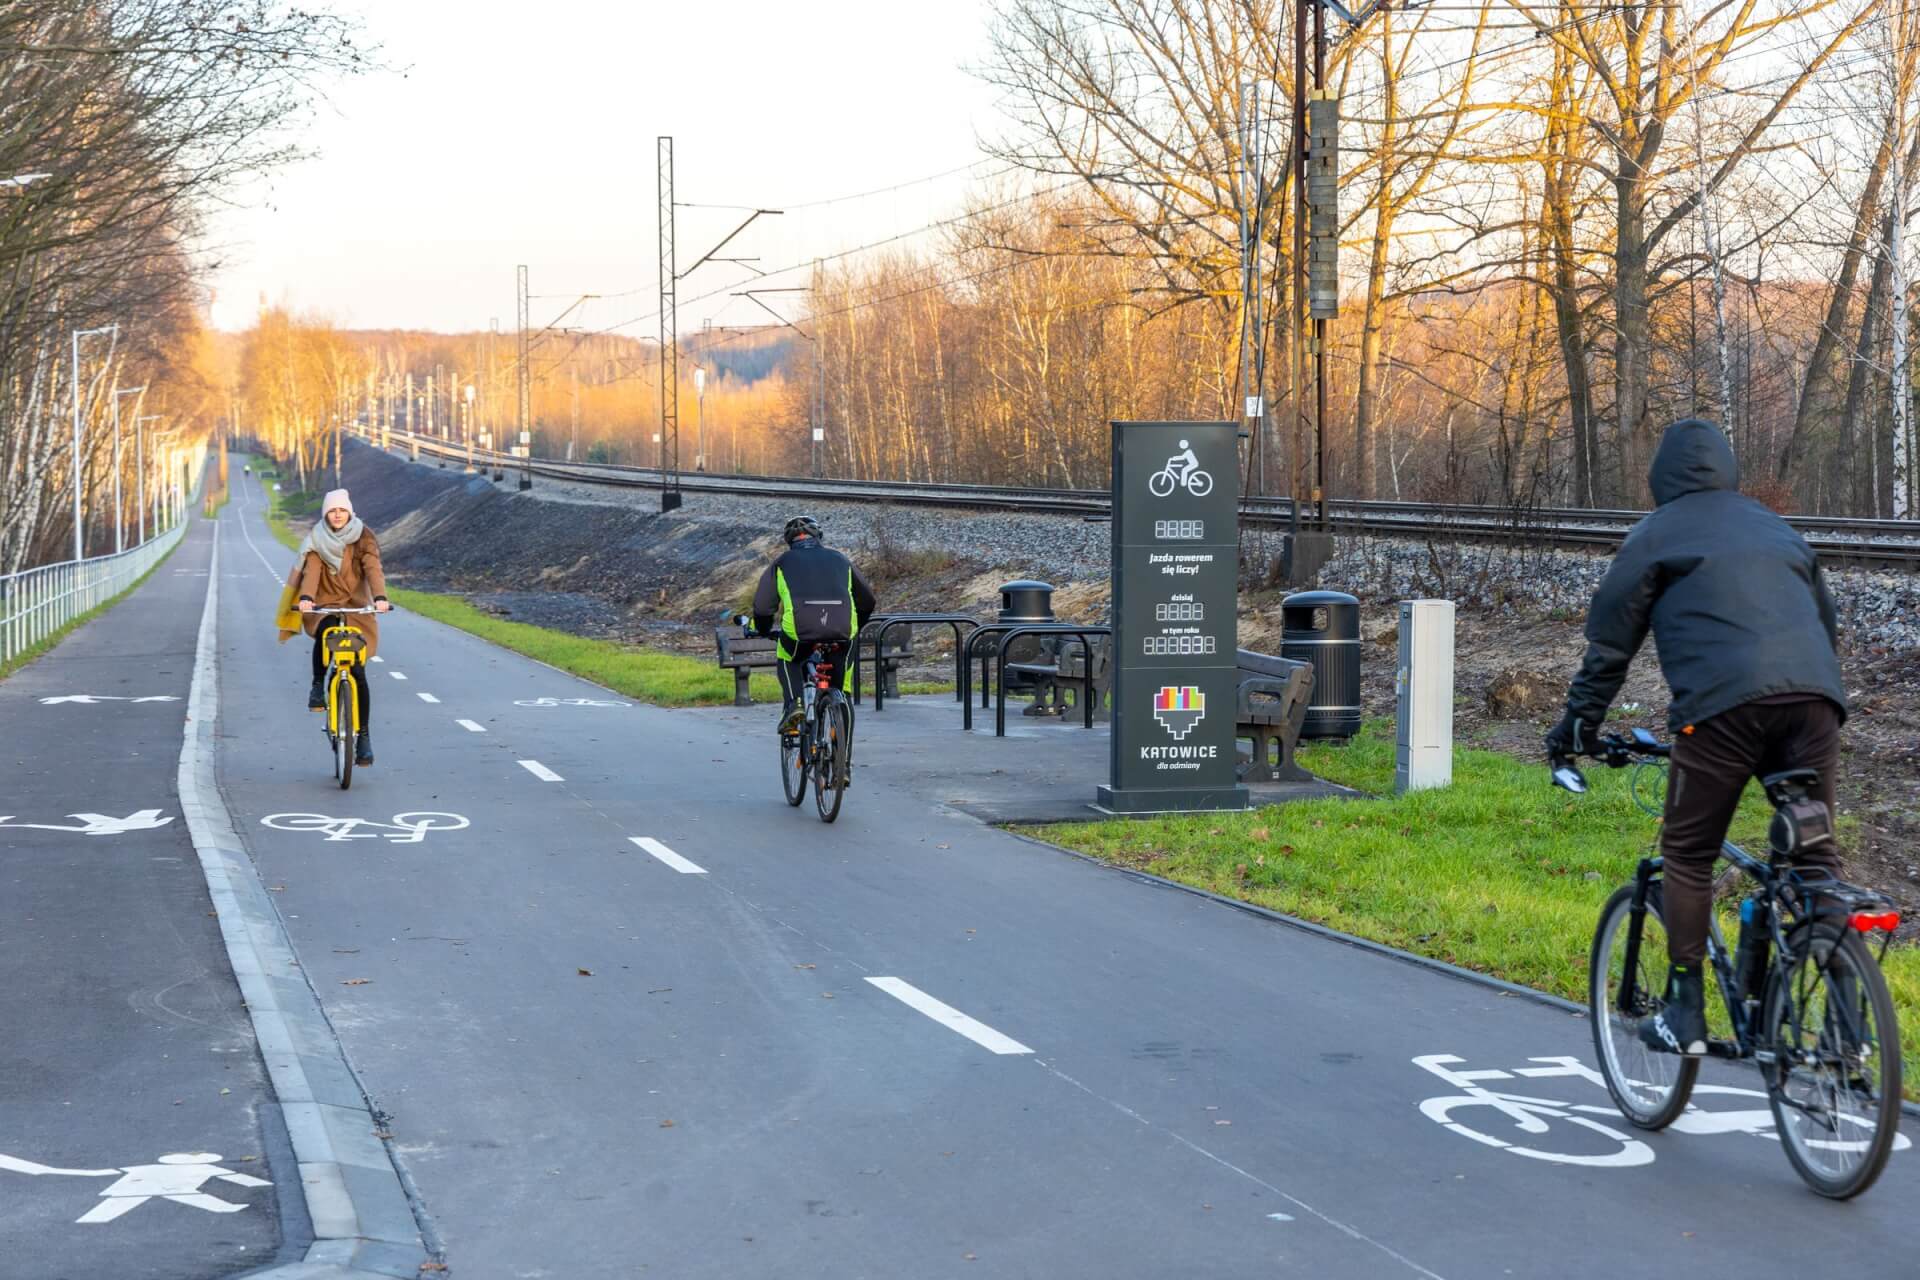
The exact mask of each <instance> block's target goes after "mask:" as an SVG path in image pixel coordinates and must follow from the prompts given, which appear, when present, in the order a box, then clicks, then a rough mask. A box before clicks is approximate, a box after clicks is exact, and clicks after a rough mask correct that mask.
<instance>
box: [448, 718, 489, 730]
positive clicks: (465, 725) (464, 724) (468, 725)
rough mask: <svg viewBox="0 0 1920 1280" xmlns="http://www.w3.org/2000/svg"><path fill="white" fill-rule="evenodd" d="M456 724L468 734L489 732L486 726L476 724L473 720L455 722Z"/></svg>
mask: <svg viewBox="0 0 1920 1280" xmlns="http://www.w3.org/2000/svg"><path fill="white" fill-rule="evenodd" d="M454 723H455V724H457V725H459V726H460V727H461V728H462V729H465V730H466V731H467V732H468V733H485V732H486V731H487V730H486V726H485V725H478V724H475V723H474V722H473V721H471V720H455V721H454Z"/></svg>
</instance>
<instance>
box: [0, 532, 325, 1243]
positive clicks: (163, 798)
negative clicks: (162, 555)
mask: <svg viewBox="0 0 1920 1280" xmlns="http://www.w3.org/2000/svg"><path fill="white" fill-rule="evenodd" d="M212 545H213V527H212V526H211V525H210V524H207V523H205V522H203V521H198V520H196V521H195V522H194V523H193V525H192V527H191V528H189V529H188V531H187V533H186V535H185V537H184V540H183V541H182V543H181V545H180V547H179V548H178V549H177V550H175V551H174V553H173V554H172V555H171V556H169V557H168V558H167V559H166V560H164V561H163V562H162V563H161V564H160V565H159V567H158V568H157V570H156V571H155V572H154V574H153V575H152V576H151V577H149V578H148V579H147V581H146V582H144V583H143V584H142V585H141V586H140V587H138V588H137V589H136V590H135V591H134V592H133V593H132V594H131V595H130V596H128V597H126V598H125V599H123V600H121V601H120V602H119V603H118V604H116V605H115V606H114V607H113V608H111V609H110V610H108V611H107V612H106V613H105V614H103V615H102V616H100V617H98V618H96V619H94V620H93V621H91V622H89V623H87V624H86V625H85V626H83V627H81V628H79V629H78V630H77V631H75V632H73V633H72V634H71V635H69V636H68V637H67V638H66V639H65V640H63V641H61V643H60V644H59V645H58V646H56V647H55V648H54V649H53V650H52V651H51V652H50V653H48V654H46V655H45V656H43V657H41V658H40V659H39V660H37V661H35V662H33V663H31V664H29V665H28V666H26V667H24V668H23V669H21V670H20V671H18V672H16V673H14V674H13V675H12V676H10V677H8V678H7V679H6V680H4V681H0V725H4V726H5V733H4V735H3V736H0V742H3V743H4V746H0V760H4V763H5V765H6V774H5V780H4V782H0V816H3V820H0V1028H5V1032H4V1034H0V1276H5V1277H7V1278H8V1280H60V1278H64V1277H73V1278H75V1280H79V1278H81V1277H96V1276H114V1277H154V1278H156V1280H157V1278H160V1277H170V1278H176V1277H177V1278H178V1280H206V1278H207V1277H214V1276H225V1275H231V1274H235V1273H238V1272H242V1271H247V1270H250V1269H253V1268H256V1267H259V1266H262V1265H264V1264H266V1263H268V1262H271V1261H273V1260H275V1258H276V1256H277V1254H278V1251H279V1249H280V1246H281V1243H282V1234H283V1233H282V1224H281V1221H280V1215H281V1213H282V1206H281V1204H280V1197H279V1192H278V1189H277V1188H278V1186H279V1185H285V1184H286V1183H288V1182H290V1181H291V1182H294V1183H295V1184H296V1185H297V1179H298V1174H297V1172H296V1171H294V1169H293V1166H292V1164H291V1162H290V1159H289V1158H288V1157H287V1155H286V1139H285V1135H284V1130H283V1129H282V1127H281V1125H280V1123H279V1118H278V1115H277V1112H276V1111H275V1108H274V1103H273V1099H272V1096H271V1092H270V1089H269V1087H268V1081H267V1078H266V1075H265V1072H264V1070H263V1067H262V1063H261V1059H260V1053H259V1048H258V1046H257V1044H256V1043H255V1039H254V1034H253V1028H252V1024H251V1022H250V1021H249V1019H248V1016H247V1011H246V1008H245V1007H244V1005H243V1003H242V1001H241V999H240V994H239V990H238V987H237V986H236V984H235V980H234V976H233V971H232V968H231V966H230V964H229V961H228V956H227V952H226V949H225V946H224V944H223V942H222V939H221V932H220V928H219V925H218V923H217V921H216V920H215V919H214V918H213V909H212V905H211V903H210V900H209V897H208V892H207V885H206V881H205V879H204V878H203V876H202V873H201V866H200V862H199V859H198V858H197V856H196V854H195V851H194V847H193V844H192V841H191V840H190V838H189V835H188V832H187V829H186V824H185V822H184V821H183V819H182V815H181V806H180V799H179V795H178V790H177V781H176V775H177V771H178V768H179V763H180V750H181V732H182V724H183V719H184V716H185V709H186V706H187V695H188V687H189V683H190V681H191V678H192V674H193V666H194V642H195V636H196V633H197V631H198V629H199V623H200V615H201V610H202V605H203V603H204V599H205V596H206V591H207V581H208V579H207V575H208V571H209V564H210V557H211V550H212ZM169 1195H173V1196H182V1197H187V1198H186V1199H180V1200H169V1199H167V1198H165V1197H167V1196H169ZM289 1200H290V1201H292V1202H294V1203H295V1204H297V1202H298V1200H299V1197H298V1195H297V1194H295V1195H292V1196H290V1197H289ZM287 1212H289V1213H292V1214H294V1215H295V1216H296V1218H298V1216H299V1210H298V1209H297V1208H292V1207H290V1208H289V1209H288V1210H287ZM302 1229H303V1227H302V1225H301V1223H300V1222H298V1221H296V1223H295V1225H294V1229H293V1234H294V1235H295V1236H296V1237H297V1236H298V1234H299V1232H300V1231H301V1230H302Z"/></svg>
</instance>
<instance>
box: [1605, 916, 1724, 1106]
mask: <svg viewBox="0 0 1920 1280" xmlns="http://www.w3.org/2000/svg"><path fill="white" fill-rule="evenodd" d="M1643 921H1644V922H1643V924H1642V926H1641V930H1640V952H1639V955H1638V957H1637V958H1636V961H1635V964H1634V973H1633V974H1632V975H1631V979H1632V987H1631V990H1630V991H1629V993H1628V996H1627V1009H1626V1010H1624V1011H1623V1010H1622V1009H1621V1007H1620V990H1621V987H1622V986H1624V985H1626V984H1627V982H1628V974H1627V972H1626V953H1627V934H1628V931H1629V930H1630V929H1631V928H1632V927H1633V886H1632V885H1626V886H1624V887H1622V888H1620V889H1617V890H1615V891H1614V895H1613V896H1612V897H1611V898H1608V899H1607V905H1606V906H1604V907H1602V908H1601V909H1600V926H1599V928H1597V929H1596V930H1595V931H1594V934H1593V951H1592V954H1591V955H1590V956H1589V958H1588V964H1587V1004H1588V1016H1589V1018H1590V1020H1591V1021H1592V1023H1593V1048H1594V1054H1595V1056H1596V1057H1597V1058H1598V1059H1599V1062H1600V1074H1601V1076H1603V1077H1604V1078H1605V1079H1606V1082H1607V1092H1608V1093H1610V1094H1612V1095H1613V1102H1614V1105H1615V1106H1617V1107H1619V1108H1620V1114H1621V1115H1623V1116H1625V1117H1626V1118H1627V1120H1628V1122H1629V1123H1631V1124H1633V1125H1635V1126H1637V1127H1638V1128H1641V1129H1664V1128H1666V1127H1667V1126H1668V1125H1670V1124H1672V1123H1673V1122H1674V1119H1675V1118H1676V1117H1677V1116H1679V1114H1680V1113H1681V1112H1682V1111H1684V1110H1686V1108H1687V1099H1688V1098H1689V1097H1690V1096H1692V1094H1693V1082H1694V1080H1695V1079H1696V1078H1697V1077H1698V1076H1699V1074H1700V1059H1698V1058H1688V1057H1682V1056H1681V1055H1679V1054H1677V1053H1664V1052H1661V1051H1660V1050H1657V1049H1652V1048H1649V1047H1648V1046H1647V1045H1645V1044H1643V1043H1642V1042H1641V1040H1640V1026H1641V1024H1642V1023H1643V1022H1645V1021H1646V1020H1647V1019H1648V1018H1651V1017H1652V1016H1653V1015H1654V1014H1656V1013H1658V1012H1659V1010H1660V1007H1661V1005H1662V1003H1663V1001H1662V1000H1661V998H1660V995H1661V992H1662V991H1664V990H1665V984H1664V983H1663V982H1662V981H1661V977H1660V969H1661V966H1662V965H1664V964H1665V963H1666V959H1667V927H1666V919H1665V916H1664V915H1663V914H1662V910H1661V894H1660V886H1659V884H1658V883H1655V884H1651V885H1648V886H1647V913H1646V915H1645V917H1644V918H1643Z"/></svg>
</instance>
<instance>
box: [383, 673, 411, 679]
mask: <svg viewBox="0 0 1920 1280" xmlns="http://www.w3.org/2000/svg"><path fill="white" fill-rule="evenodd" d="M387 674H388V675H390V676H392V677H393V678H394V679H395V680H405V679H406V678H407V673H406V672H404V671H389V672H387Z"/></svg>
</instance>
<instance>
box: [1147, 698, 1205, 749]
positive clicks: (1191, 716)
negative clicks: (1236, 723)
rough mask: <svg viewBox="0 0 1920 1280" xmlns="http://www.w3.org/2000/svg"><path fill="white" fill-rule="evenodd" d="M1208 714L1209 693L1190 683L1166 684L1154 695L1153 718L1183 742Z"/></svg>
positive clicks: (1174, 738)
mask: <svg viewBox="0 0 1920 1280" xmlns="http://www.w3.org/2000/svg"><path fill="white" fill-rule="evenodd" d="M1206 716H1207V695H1206V694H1205V693H1203V692H1201V691H1200V690H1199V689H1198V688H1196V687H1195V686H1193V685H1190V684H1180V685H1174V684H1166V685H1161V686H1160V691H1159V692H1158V693H1156V694H1154V695H1153V718H1154V719H1155V720H1158V721H1159V722H1160V727H1161V728H1162V729H1165V730H1166V731H1167V732H1168V733H1170V734H1172V735H1173V740H1174V741H1175V742H1182V741H1184V740H1185V739H1186V736H1187V735H1188V734H1190V733H1192V732H1193V728H1194V726H1195V725H1197V724H1199V723H1200V722H1201V721H1202V720H1204V719H1206Z"/></svg>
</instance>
